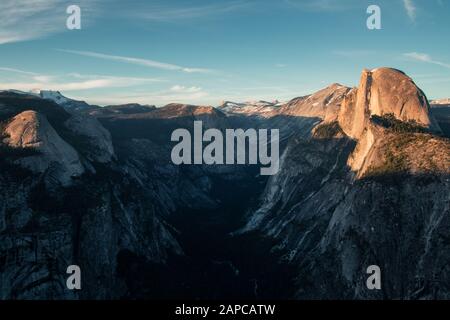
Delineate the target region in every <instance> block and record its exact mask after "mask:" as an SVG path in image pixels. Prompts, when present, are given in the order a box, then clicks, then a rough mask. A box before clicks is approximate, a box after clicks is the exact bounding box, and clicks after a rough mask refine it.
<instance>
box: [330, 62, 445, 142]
mask: <svg viewBox="0 0 450 320" xmlns="http://www.w3.org/2000/svg"><path fill="white" fill-rule="evenodd" d="M429 109H430V106H429V104H428V100H427V98H426V96H425V95H424V93H423V92H422V91H421V90H420V89H419V88H417V86H416V85H415V84H414V82H413V81H412V79H411V78H409V77H408V76H406V75H405V74H404V73H403V72H401V71H399V70H395V69H390V68H379V69H375V70H372V71H369V70H364V71H363V73H362V75H361V80H360V83H359V86H358V88H357V89H353V90H352V91H351V92H350V93H349V94H348V95H347V96H346V97H345V99H344V101H343V105H342V108H341V109H340V113H339V124H340V126H341V127H342V129H343V130H344V132H345V133H346V134H347V135H348V136H350V137H352V138H355V139H358V138H359V137H360V136H361V135H362V133H363V131H364V129H365V128H366V127H367V123H368V120H369V118H370V116H372V115H379V116H382V115H385V114H391V113H392V114H394V115H395V117H396V118H398V119H399V120H402V121H408V120H413V121H416V122H417V123H419V124H421V125H423V126H424V127H428V128H430V129H432V130H437V131H439V126H438V125H437V123H436V121H435V120H434V119H433V118H432V116H431V115H430V113H429Z"/></svg>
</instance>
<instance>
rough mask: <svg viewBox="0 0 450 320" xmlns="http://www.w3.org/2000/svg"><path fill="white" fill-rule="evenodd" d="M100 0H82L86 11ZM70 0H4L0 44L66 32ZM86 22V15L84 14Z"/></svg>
mask: <svg viewBox="0 0 450 320" xmlns="http://www.w3.org/2000/svg"><path fill="white" fill-rule="evenodd" d="M98 1H99V0H79V1H77V4H78V5H79V6H80V7H82V9H83V11H82V12H83V13H85V12H89V11H91V9H93V8H94V7H95V5H96V3H97V2H98ZM70 4H71V3H70V1H68V0H67V1H66V0H63V1H61V0H32V1H31V0H1V1H0V44H5V43H10V42H18V41H25V40H32V39H37V38H42V37H45V36H48V35H51V34H54V33H59V32H64V31H66V30H67V28H66V19H67V17H68V15H67V14H66V10H65V9H66V8H67V6H68V5H70ZM82 18H83V26H85V25H86V17H85V16H84V15H82Z"/></svg>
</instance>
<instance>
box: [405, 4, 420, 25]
mask: <svg viewBox="0 0 450 320" xmlns="http://www.w3.org/2000/svg"><path fill="white" fill-rule="evenodd" d="M403 6H404V7H405V10H406V13H407V14H408V17H409V18H410V19H411V21H413V22H414V21H416V16H417V8H416V6H415V5H414V2H413V0H403Z"/></svg>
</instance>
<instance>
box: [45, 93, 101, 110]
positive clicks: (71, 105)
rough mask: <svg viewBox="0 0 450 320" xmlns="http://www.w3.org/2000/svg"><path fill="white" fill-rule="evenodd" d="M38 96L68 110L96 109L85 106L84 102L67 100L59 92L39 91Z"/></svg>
mask: <svg viewBox="0 0 450 320" xmlns="http://www.w3.org/2000/svg"><path fill="white" fill-rule="evenodd" d="M39 96H40V97H41V98H43V99H47V100H51V101H53V102H55V103H57V104H58V105H60V106H62V107H64V108H66V109H68V110H87V109H92V108H98V107H97V106H92V105H89V104H87V103H86V102H85V101H79V100H74V99H69V98H67V97H65V96H63V95H62V94H61V92H59V91H49V90H41V91H40V93H39Z"/></svg>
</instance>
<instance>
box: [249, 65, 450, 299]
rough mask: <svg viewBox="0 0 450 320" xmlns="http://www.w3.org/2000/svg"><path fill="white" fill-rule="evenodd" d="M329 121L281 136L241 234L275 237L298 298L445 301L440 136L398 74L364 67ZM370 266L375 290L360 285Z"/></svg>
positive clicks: (449, 159) (444, 160)
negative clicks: (273, 166)
mask: <svg viewBox="0 0 450 320" xmlns="http://www.w3.org/2000/svg"><path fill="white" fill-rule="evenodd" d="M337 120H338V121H335V122H331V123H327V122H326V121H324V122H322V123H321V124H320V125H318V126H316V127H315V128H314V129H313V132H312V135H311V137H310V138H308V137H307V136H303V138H297V139H294V140H291V141H290V143H289V144H288V146H287V148H286V149H285V151H284V153H283V155H282V160H281V163H280V171H279V174H278V175H276V176H273V177H271V178H270V179H269V181H268V183H267V186H266V189H265V192H264V194H263V196H262V200H261V204H260V206H259V208H258V209H256V210H255V211H253V212H252V213H251V214H249V217H248V223H247V225H246V227H245V228H243V229H242V230H241V232H244V233H245V232H249V231H255V230H257V231H258V230H259V231H262V232H264V233H265V234H266V235H267V236H269V237H270V238H272V239H275V240H276V241H277V245H275V246H274V247H273V250H274V251H277V252H280V253H283V255H284V256H283V258H282V260H281V261H288V262H290V263H291V264H292V265H293V266H295V267H296V268H297V277H296V287H297V292H296V297H297V298H301V299H311V298H313V299H319V298H320V299H324V298H325V299H343V298H344V299H448V298H449V297H450V292H449V290H448V286H446V285H444V284H445V283H447V282H448V281H449V277H448V272H447V267H446V265H447V264H448V263H449V261H450V255H448V254H447V253H446V251H447V248H448V246H449V243H448V241H446V240H445V239H447V237H448V232H447V231H445V230H447V229H448V228H447V227H448V224H449V223H450V222H449V219H448V216H449V214H450V198H449V194H450V184H449V181H450V180H449V177H450V156H449V155H450V141H449V140H448V139H446V138H443V137H440V136H438V135H434V134H433V133H432V131H433V130H438V129H439V127H438V126H436V123H435V121H434V119H433V117H432V116H431V115H430V114H429V106H428V103H427V100H426V98H425V95H424V94H423V93H422V92H421V91H420V89H418V88H417V87H416V86H415V85H414V83H413V82H412V80H411V79H410V78H408V77H407V76H406V75H404V74H403V73H402V72H400V71H397V70H393V69H387V68H381V69H375V70H372V71H364V72H363V75H362V78H361V83H360V85H359V87H358V88H355V89H352V90H351V91H349V92H348V93H347V94H346V95H345V98H344V99H343V103H342V107H341V109H340V112H339V116H338V119H337ZM370 265H378V266H379V267H380V268H381V272H382V290H373V291H372V290H368V289H367V287H366V279H367V273H366V269H367V267H368V266H370Z"/></svg>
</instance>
